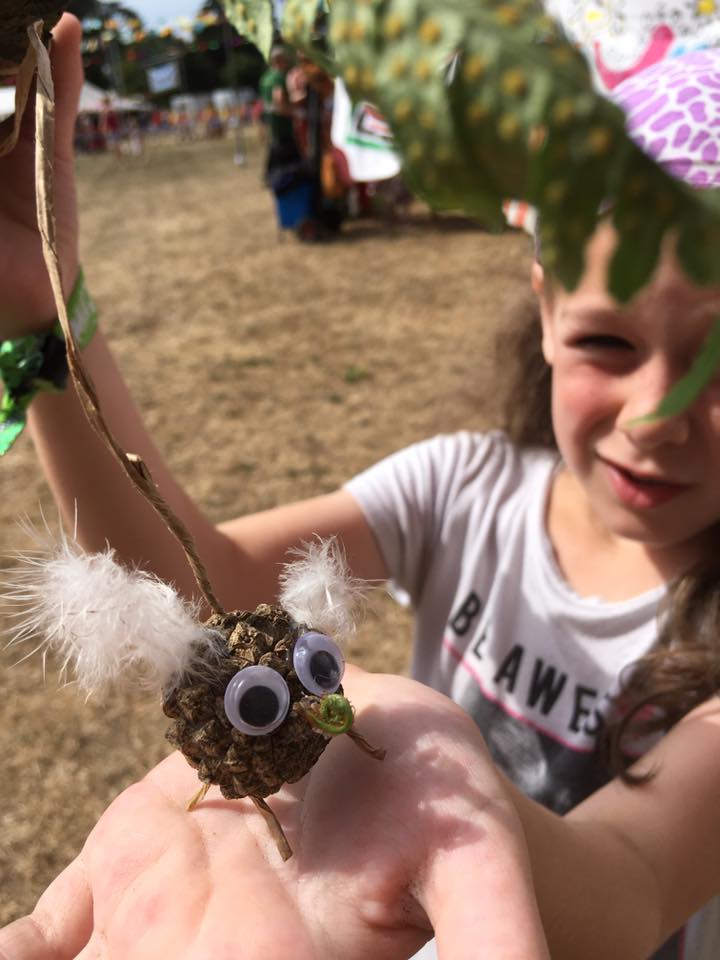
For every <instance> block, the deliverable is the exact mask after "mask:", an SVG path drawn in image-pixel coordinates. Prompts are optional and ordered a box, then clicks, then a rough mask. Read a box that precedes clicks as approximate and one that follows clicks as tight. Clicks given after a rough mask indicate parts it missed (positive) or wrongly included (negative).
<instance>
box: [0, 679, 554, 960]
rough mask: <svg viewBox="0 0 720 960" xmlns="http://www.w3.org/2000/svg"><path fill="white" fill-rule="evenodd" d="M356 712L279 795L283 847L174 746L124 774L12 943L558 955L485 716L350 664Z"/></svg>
mask: <svg viewBox="0 0 720 960" xmlns="http://www.w3.org/2000/svg"><path fill="white" fill-rule="evenodd" d="M349 680H350V682H349V693H350V696H351V698H352V700H353V702H354V703H355V705H356V706H357V707H358V708H359V709H358V715H359V716H358V726H359V728H360V729H361V731H362V733H363V734H364V735H366V736H367V737H368V738H369V739H370V740H372V741H373V742H374V743H377V744H382V745H383V746H385V747H386V748H387V758H386V759H385V761H383V762H382V763H380V762H378V761H377V760H374V759H371V758H370V757H368V756H367V754H365V753H364V752H363V751H361V750H358V749H357V747H356V746H355V745H354V744H352V742H350V741H349V740H348V738H340V739H339V740H336V741H335V742H333V743H332V744H331V745H330V746H329V747H328V749H327V751H326V753H325V754H324V755H323V757H322V758H321V759H320V761H319V762H318V764H317V765H316V766H315V768H314V769H313V771H312V772H311V773H310V774H309V775H308V776H307V777H306V778H305V779H304V780H303V781H302V782H301V783H300V784H297V785H295V786H294V787H288V788H285V789H284V790H283V791H282V792H281V793H280V794H278V795H277V796H275V797H271V798H270V803H271V805H272V807H273V809H274V810H275V812H276V813H277V815H278V817H279V819H280V820H281V822H282V824H283V828H284V830H285V832H286V834H287V837H288V839H289V841H290V844H291V846H292V847H293V850H294V856H293V858H292V859H291V860H289V861H288V862H287V863H283V862H282V861H281V859H280V857H279V855H278V853H277V851H276V849H275V847H274V844H273V841H272V840H271V838H270V836H269V834H268V832H267V828H266V825H265V822H264V820H263V819H262V818H261V817H260V816H259V815H258V814H257V813H255V811H254V808H253V806H252V805H251V804H250V802H249V801H225V800H222V799H220V798H219V797H218V796H215V791H211V793H210V794H208V796H207V798H206V799H205V800H204V801H203V802H202V804H201V805H200V806H199V807H198V808H197V809H196V810H195V811H193V812H191V813H188V812H187V811H186V810H185V805H186V802H187V800H188V799H189V798H190V796H191V795H192V794H193V793H194V791H195V789H196V787H197V778H196V775H195V773H194V772H193V770H192V769H191V768H190V767H189V766H188V764H187V763H186V761H185V760H184V759H183V758H182V757H181V756H180V755H179V754H173V755H172V756H171V757H169V758H168V759H167V760H165V761H164V762H163V763H161V764H160V765H159V766H158V767H156V768H155V769H154V770H153V771H152V772H151V773H150V774H149V775H148V776H147V777H146V778H145V779H144V780H143V781H142V782H140V783H138V784H135V785H134V786H132V787H130V788H129V789H128V790H126V791H125V792H124V793H123V794H121V795H120V797H118V799H117V800H116V801H115V802H114V803H113V804H112V805H111V806H110V807H109V809H108V810H107V811H106V813H105V814H104V816H103V817H102V818H101V820H100V821H99V823H98V824H97V826H96V827H95V829H94V830H93V832H92V833H91V835H90V837H89V838H88V840H87V842H86V844H85V847H84V849H83V851H82V853H81V854H80V856H79V857H78V858H77V859H76V860H75V861H74V862H73V863H72V864H71V865H70V866H69V867H68V868H67V869H66V870H65V871H64V873H63V874H61V876H60V877H59V878H58V879H57V880H56V881H55V882H54V883H53V884H52V885H51V886H50V887H49V889H48V890H47V892H46V893H45V894H44V896H43V897H42V898H41V900H40V903H39V904H38V907H37V908H36V911H35V913H34V914H33V916H32V918H24V919H22V920H19V921H17V922H16V923H15V924H12V925H11V926H10V927H8V928H6V929H5V931H4V932H1V933H0V956H2V957H12V958H13V960H50V958H53V960H64V958H70V957H79V958H90V957H93V958H100V957H103V958H104V957H122V958H123V960H140V958H148V960H150V958H152V960H157V958H158V957H173V958H176V960H180V958H188V960H189V958H193V960H207V958H209V957H212V958H213V960H237V958H238V957H242V958H243V960H260V958H263V960H267V958H268V957H273V958H274V957H292V958H293V960H311V958H316V957H318V958H319V957H323V958H327V957H342V958H343V960H353V958H357V960H360V958H363V960H367V958H368V957H372V958H373V960H384V958H388V960H389V958H407V957H408V956H410V955H412V954H413V953H414V952H415V951H416V950H417V949H419V947H420V946H421V944H422V943H423V941H424V940H426V939H427V937H428V936H429V934H430V927H431V925H432V926H433V927H434V928H435V930H436V935H437V939H438V944H439V949H440V955H441V956H442V957H443V958H447V960H455V958H458V960H459V958H468V960H469V958H471V957H472V958H476V957H483V956H484V957H493V958H497V960H500V958H502V960H541V958H542V960H547V958H548V957H549V954H548V952H547V949H546V947H545V942H544V938H543V934H542V931H541V927H540V922H539V918H538V915H537V912H536V908H535V901H534V897H533V894H532V892H531V885H530V881H529V869H528V866H527V857H526V852H525V847H524V840H523V837H522V831H521V828H520V825H519V821H518V819H517V817H516V814H515V811H514V808H513V807H512V804H511V803H509V801H507V800H506V798H505V796H504V792H503V788H502V786H501V784H500V781H499V779H498V778H497V776H496V774H495V772H494V768H493V765H492V763H491V761H490V759H489V757H488V755H487V752H486V751H485V749H484V745H483V743H482V740H481V738H480V735H479V733H478V732H477V730H476V728H475V726H474V724H473V723H472V721H471V720H470V718H469V717H467V716H466V715H465V714H464V713H463V712H462V711H461V710H460V709H459V708H458V707H456V706H454V705H453V704H451V703H450V701H448V700H446V699H445V698H444V697H442V696H441V695H440V694H437V693H435V692H433V691H431V690H429V689H428V688H425V687H422V686H420V685H419V684H416V683H414V682H413V681H410V680H404V679H400V678H392V677H381V676H374V675H370V674H362V673H360V672H357V671H352V672H351V673H350V675H349Z"/></svg>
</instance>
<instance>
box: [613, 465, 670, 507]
mask: <svg viewBox="0 0 720 960" xmlns="http://www.w3.org/2000/svg"><path fill="white" fill-rule="evenodd" d="M600 462H601V463H602V464H603V465H604V466H605V469H606V470H607V473H608V477H609V480H610V485H611V486H612V489H613V491H614V492H615V495H616V496H617V498H618V500H620V501H621V502H622V503H623V504H625V506H628V507H635V508H636V509H640V510H647V509H650V508H652V507H659V506H662V504H664V503H667V502H668V501H669V500H672V499H674V498H675V497H677V496H679V495H680V494H681V493H684V492H685V490H687V489H688V486H689V484H686V483H673V482H672V481H669V480H664V479H663V478H662V477H658V476H650V475H648V474H640V473H634V472H633V471H632V470H628V469H627V467H621V466H620V465H619V464H617V463H613V462H612V461H611V460H605V459H604V458H603V457H600Z"/></svg>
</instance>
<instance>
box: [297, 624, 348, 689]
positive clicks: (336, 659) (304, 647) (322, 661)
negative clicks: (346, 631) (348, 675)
mask: <svg viewBox="0 0 720 960" xmlns="http://www.w3.org/2000/svg"><path fill="white" fill-rule="evenodd" d="M293 667H294V668H295V673H296V674H297V675H298V680H299V681H300V683H301V684H302V685H303V686H304V687H305V689H306V690H308V691H309V692H310V693H314V694H316V695H317V696H320V697H321V696H323V694H325V693H335V691H336V690H337V688H338V687H339V686H340V682H341V681H342V678H343V673H344V672H345V658H344V657H343V655H342V653H340V648H339V647H338V645H337V644H336V643H335V641H334V640H331V639H330V637H327V636H325V634H324V633H315V632H313V631H310V632H308V633H303V634H302V635H301V636H299V637H298V638H297V640H296V641H295V649H294V650H293Z"/></svg>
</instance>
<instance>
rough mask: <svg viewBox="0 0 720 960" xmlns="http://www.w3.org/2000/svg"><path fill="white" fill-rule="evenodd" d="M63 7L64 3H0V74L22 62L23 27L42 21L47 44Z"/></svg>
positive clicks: (40, 0)
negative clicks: (50, 32)
mask: <svg viewBox="0 0 720 960" xmlns="http://www.w3.org/2000/svg"><path fill="white" fill-rule="evenodd" d="M67 4H68V0H65V2H62V0H0V73H3V72H8V71H9V70H10V69H11V68H14V67H17V66H18V65H19V64H20V63H22V60H23V57H24V56H25V51H26V50H27V46H28V37H27V28H28V27H29V26H30V25H31V24H33V23H35V21H36V20H42V21H43V22H44V26H45V39H46V41H47V38H48V37H49V31H50V30H52V28H53V27H54V26H55V24H56V23H57V22H58V20H59V19H60V17H61V16H62V13H63V10H64V9H65V7H66V6H67Z"/></svg>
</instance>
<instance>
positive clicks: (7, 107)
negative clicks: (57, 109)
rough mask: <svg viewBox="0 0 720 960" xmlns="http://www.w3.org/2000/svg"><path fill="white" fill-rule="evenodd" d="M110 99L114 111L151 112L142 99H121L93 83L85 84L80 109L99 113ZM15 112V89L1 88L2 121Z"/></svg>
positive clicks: (81, 94) (0, 107)
mask: <svg viewBox="0 0 720 960" xmlns="http://www.w3.org/2000/svg"><path fill="white" fill-rule="evenodd" d="M108 97H109V98H110V106H111V107H112V108H113V110H117V111H119V112H120V113H125V112H129V111H134V110H149V109H150V107H149V106H148V105H147V104H146V103H145V101H144V100H143V99H142V97H120V96H118V95H117V93H115V91H114V90H101V89H100V87H96V86H94V84H92V83H87V82H86V83H84V84H83V87H82V90H81V91H80V106H79V107H78V109H79V110H80V111H81V112H82V111H86V112H87V113H99V112H100V111H101V110H102V109H103V107H104V106H105V100H106V99H107V98H108ZM14 112H15V88H14V87H0V120H4V119H5V117H9V116H10V114H11V113H14Z"/></svg>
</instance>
